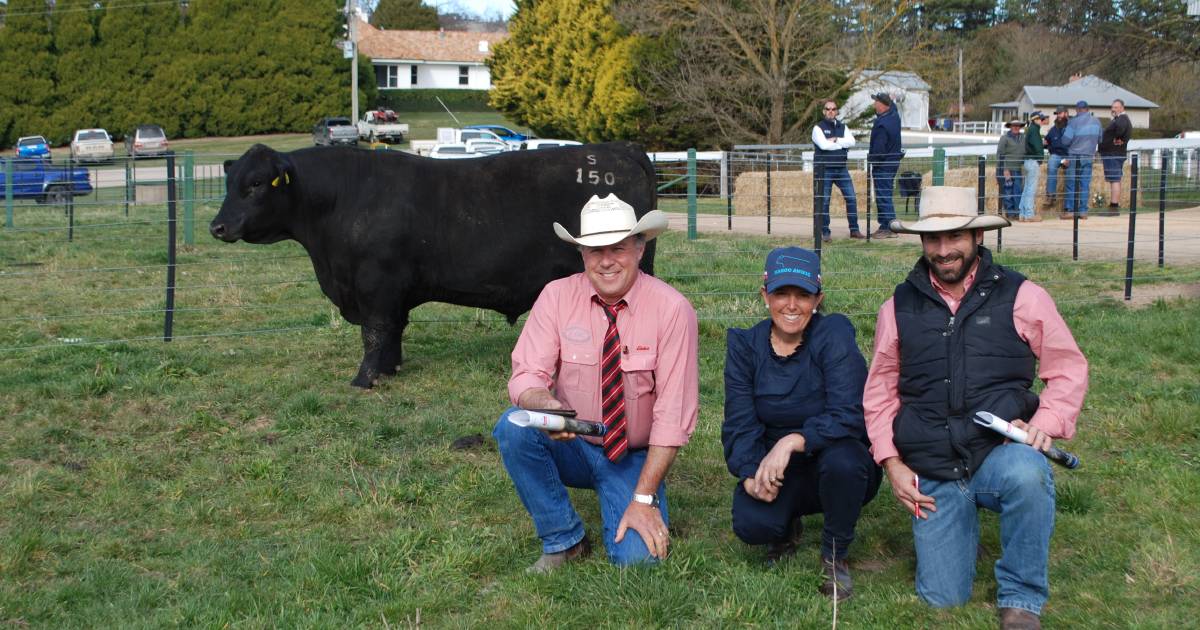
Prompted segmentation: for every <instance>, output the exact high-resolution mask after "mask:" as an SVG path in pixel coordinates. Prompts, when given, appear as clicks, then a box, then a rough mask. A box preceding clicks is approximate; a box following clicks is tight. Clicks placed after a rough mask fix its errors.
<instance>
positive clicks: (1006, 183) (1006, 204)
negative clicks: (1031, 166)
mask: <svg viewBox="0 0 1200 630" xmlns="http://www.w3.org/2000/svg"><path fill="white" fill-rule="evenodd" d="M1005 174H1008V177H1009V179H1007V180H1006V179H1005V178H1004V175H1005ZM996 183H997V184H999V185H1000V209H1001V210H1002V211H1003V212H1004V216H1006V217H1010V218H1011V217H1015V216H1017V212H1018V211H1019V210H1018V207H1019V206H1020V202H1021V189H1022V185H1021V170H1020V169H1016V168H998V169H996Z"/></svg>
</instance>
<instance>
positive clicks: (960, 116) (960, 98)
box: [958, 46, 963, 129]
mask: <svg viewBox="0 0 1200 630" xmlns="http://www.w3.org/2000/svg"><path fill="white" fill-rule="evenodd" d="M962 110H963V76H962V47H961V46H959V48H958V126H959V129H961V128H962V121H963V111H962Z"/></svg>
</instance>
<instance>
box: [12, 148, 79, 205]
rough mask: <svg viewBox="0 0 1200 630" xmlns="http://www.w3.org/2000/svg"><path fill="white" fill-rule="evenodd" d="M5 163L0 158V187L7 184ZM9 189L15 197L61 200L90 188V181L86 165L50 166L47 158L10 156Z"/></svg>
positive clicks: (43, 200)
mask: <svg viewBox="0 0 1200 630" xmlns="http://www.w3.org/2000/svg"><path fill="white" fill-rule="evenodd" d="M7 168H8V165H7V164H4V163H3V160H0V191H2V190H4V188H5V187H6V186H7V185H8V181H7V180H6V178H5V171H6V170H7ZM12 174H13V181H12V190H13V197H14V198H16V199H35V200H37V201H38V203H64V202H65V201H66V200H67V198H69V197H70V196H72V195H74V196H76V197H78V196H80V195H87V194H90V193H91V192H92V184H91V181H90V180H89V177H88V170H87V169H86V168H72V169H71V170H70V172H68V171H67V168H66V167H63V166H52V165H51V164H50V161H49V160H46V159H43V158H40V157H36V158H20V159H14V160H12Z"/></svg>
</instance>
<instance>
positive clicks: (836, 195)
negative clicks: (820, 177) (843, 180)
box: [733, 170, 867, 217]
mask: <svg viewBox="0 0 1200 630" xmlns="http://www.w3.org/2000/svg"><path fill="white" fill-rule="evenodd" d="M850 179H851V181H853V182H854V196H855V197H856V198H857V199H858V213H859V215H860V216H861V215H862V214H863V213H865V212H866V208H864V207H863V204H864V203H865V202H866V192H867V174H866V172H865V171H856V170H852V171H850ZM734 191H735V193H734V198H733V210H734V212H735V213H736V214H737V215H738V216H765V215H766V214H767V173H766V172H765V171H755V172H747V173H741V174H739V175H738V176H737V178H736V179H735V180H734ZM829 196H830V197H831V198H832V199H831V200H830V203H829V213H830V214H831V215H833V216H845V215H846V202H845V200H844V199H842V193H841V190H840V189H838V187H837V186H833V187H832V190H831V192H830V193H829ZM812 213H813V174H812V173H811V172H807V171H800V170H792V171H772V172H771V215H772V216H781V217H784V216H810V217H811V216H812Z"/></svg>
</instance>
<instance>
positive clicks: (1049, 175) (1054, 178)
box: [1046, 153, 1067, 197]
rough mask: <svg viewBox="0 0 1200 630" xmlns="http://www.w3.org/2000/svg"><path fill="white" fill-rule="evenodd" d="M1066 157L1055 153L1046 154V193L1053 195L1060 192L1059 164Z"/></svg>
mask: <svg viewBox="0 0 1200 630" xmlns="http://www.w3.org/2000/svg"><path fill="white" fill-rule="evenodd" d="M1066 159H1067V156H1065V155H1054V154H1053V153H1051V154H1050V155H1048V156H1046V194H1047V195H1048V196H1051V197H1052V196H1054V195H1057V194H1058V165H1059V164H1062V163H1063V161H1064V160H1066ZM1064 179H1065V178H1064Z"/></svg>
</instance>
